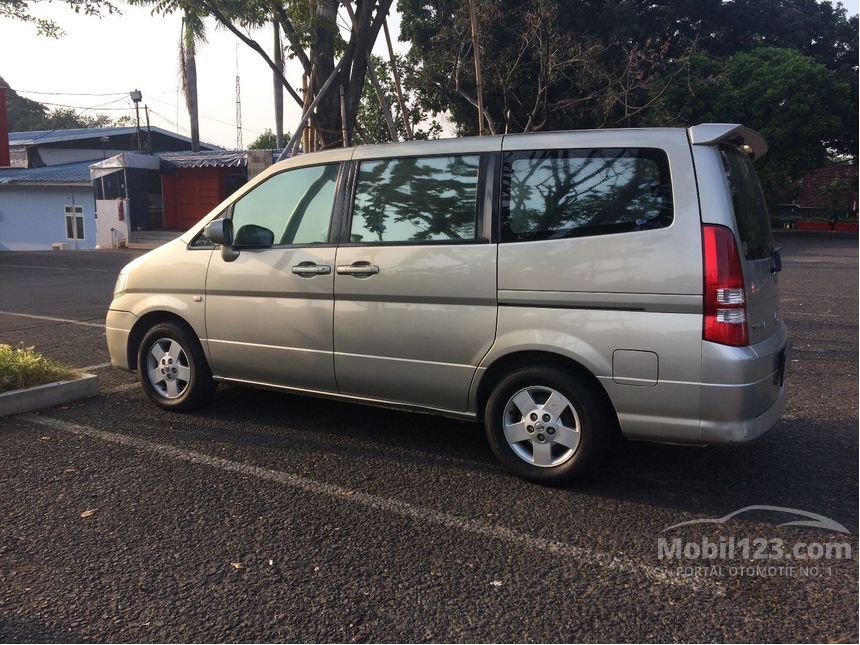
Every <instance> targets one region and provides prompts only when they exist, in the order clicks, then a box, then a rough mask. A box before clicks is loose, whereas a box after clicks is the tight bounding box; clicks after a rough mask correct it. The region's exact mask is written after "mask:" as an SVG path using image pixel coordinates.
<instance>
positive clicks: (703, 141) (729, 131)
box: [687, 123, 767, 159]
mask: <svg viewBox="0 0 860 645" xmlns="http://www.w3.org/2000/svg"><path fill="white" fill-rule="evenodd" d="M687 133H688V136H689V137H690V143H691V144H693V145H694V146H713V145H716V144H718V143H733V144H735V145H736V146H744V145H745V146H749V148H750V149H751V150H752V157H753V159H761V158H762V157H764V155H765V154H766V153H767V142H766V141H765V140H764V137H762V136H761V135H760V134H759V133H758V132H756V131H755V130H750V129H749V128H745V127H744V126H742V125H739V124H737V123H702V124H700V125H694V126H693V127H692V128H687Z"/></svg>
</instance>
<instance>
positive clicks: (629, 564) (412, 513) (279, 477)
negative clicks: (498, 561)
mask: <svg viewBox="0 0 860 645" xmlns="http://www.w3.org/2000/svg"><path fill="white" fill-rule="evenodd" d="M21 418H23V419H25V420H26V421H29V422H30V423H35V424H38V425H41V426H46V427H49V428H53V429H55V430H63V431H66V432H72V433H74V434H77V435H80V436H85V437H89V438H92V439H98V440H99V441H105V442H108V443H113V444H119V445H122V446H128V447H130V448H134V449H137V450H141V451H144V452H149V453H153V454H156V455H159V456H161V457H166V458H169V459H174V460H176V461H185V462H189V463H192V464H198V465H202V466H208V467H210V468H217V469H219V470H223V471H226V472H230V473H236V474H238V475H243V476H245V477H256V478H257V479H262V480H265V481H270V482H273V483H276V484H282V485H284V486H290V487H293V488H298V489H300V490H303V491H306V492H308V493H312V494H316V495H324V496H326V497H331V498H335V499H337V500H340V501H343V502H347V503H351V504H357V505H359V506H364V507H365V508H370V509H374V510H380V511H385V512H388V513H392V514H394V515H399V516H400V517H405V518H408V519H411V520H414V521H417V522H422V523H424V524H433V525H436V526H441V527H443V528H446V529H451V530H458V531H463V532H465V533H471V534H473V535H480V536H482V537H488V538H492V539H495V540H500V541H502V542H507V543H509V544H514V545H517V546H520V547H526V548H527V549H533V550H539V551H543V552H544V553H546V554H548V555H553V556H562V557H566V558H569V559H572V560H576V561H577V562H579V563H581V564H583V565H593V566H597V567H600V568H602V569H606V570H608V571H611V572H613V573H619V574H624V575H631V574H633V575H639V576H643V577H644V578H646V579H647V580H650V581H652V582H655V583H659V584H667V585H673V586H682V587H686V588H689V589H695V590H701V591H708V592H711V593H715V594H722V593H724V592H725V588H724V587H723V586H722V585H721V584H720V583H719V582H716V581H715V580H713V579H710V578H696V577H682V576H678V575H676V574H674V573H673V572H672V570H671V569H670V568H668V567H666V568H662V567H655V566H652V565H649V564H645V563H643V562H640V561H638V560H636V559H633V558H628V557H625V556H623V555H621V554H613V553H606V552H603V551H595V550H593V549H591V548H588V547H580V546H576V545H573V544H568V543H566V542H561V541H558V540H550V539H547V538H542V537H540V536H537V535H532V534H530V533H523V532H521V531H516V530H514V529H510V528H506V527H504V526H498V525H496V524H490V523H489V522H486V521H484V520H476V519H472V518H469V517H463V516H460V515H453V514H451V513H444V512H441V511H437V510H434V509H431V508H427V507H424V506H419V505H416V504H410V503H408V502H403V501H400V500H397V499H393V498H390V497H382V496H380V495H374V494H372V493H362V492H360V491H355V490H351V489H349V488H345V487H343V486H338V485H337V484H330V483H328V482H323V481H318V480H315V479H310V478H308V477H302V476H300V475H295V474H293V473H289V472H285V471H281V470H272V469H269V468H262V467H260V466H252V465H251V464H246V463H242V462H238V461H232V460H230V459H223V458H220V457H214V456H212V455H207V454H204V453H202V452H197V451H195V450H187V449H185V448H178V447H176V446H170V445H166V444H162V443H157V442H155V441H149V440H147V439H142V438H140V437H132V436H128V435H124V434H120V433H116V432H108V431H106V430H99V429H97V428H93V427H91V426H86V425H80V424H76V423H69V422H67V421H62V420H60V419H53V418H51V417H45V416H37V415H32V414H26V415H22V416H21Z"/></svg>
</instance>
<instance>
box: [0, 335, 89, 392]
mask: <svg viewBox="0 0 860 645" xmlns="http://www.w3.org/2000/svg"><path fill="white" fill-rule="evenodd" d="M74 373H75V371H74V370H73V369H72V368H71V367H69V366H68V365H63V364H62V363H58V362H56V361H52V360H50V359H47V358H45V357H44V356H42V355H41V354H39V353H38V352H37V351H36V350H35V349H33V348H32V347H18V348H15V347H12V346H11V345H0V392H5V391H6V390H14V389H21V388H25V387H32V386H34V385H43V384H45V383H51V382H53V381H62V380H65V379H68V378H71V377H72V376H74Z"/></svg>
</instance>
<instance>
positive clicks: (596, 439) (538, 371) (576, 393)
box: [484, 366, 616, 484]
mask: <svg viewBox="0 0 860 645" xmlns="http://www.w3.org/2000/svg"><path fill="white" fill-rule="evenodd" d="M484 424H485V429H486V433H487V439H488V440H489V442H490V447H491V448H492V449H493V452H494V453H495V455H496V457H497V458H498V459H499V461H500V462H502V464H504V465H505V466H506V467H507V468H508V469H510V470H511V471H513V472H514V473H515V474H517V475H519V476H520V477H523V478H524V479H528V480H530V481H535V482H539V483H545V484H555V483H561V482H564V481H567V480H569V479H571V478H573V477H575V476H576V475H579V474H582V473H583V472H585V471H586V470H588V469H589V468H590V467H592V466H593V465H595V464H596V463H597V462H598V461H599V460H600V458H601V457H602V456H603V454H604V453H605V451H606V447H607V445H608V443H609V439H610V437H611V436H612V435H613V431H614V429H615V426H616V420H615V413H614V412H613V411H612V409H611V407H610V405H609V404H608V402H607V401H606V399H605V397H604V396H603V395H602V393H601V392H599V391H598V390H597V388H596V387H595V386H594V385H593V384H592V383H591V382H589V381H588V380H586V379H585V378H583V377H581V376H579V375H578V374H573V373H569V372H567V371H565V370H563V369H560V368H557V367H550V366H547V367H528V368H523V369H521V370H518V371H516V372H514V373H512V374H511V375H509V376H508V377H506V378H504V379H502V380H501V381H500V382H499V383H498V385H497V386H496V387H495V389H494V390H493V393H492V395H491V396H490V398H489V400H488V401H487V408H486V413H485V415H484Z"/></svg>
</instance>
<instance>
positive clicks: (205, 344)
mask: <svg viewBox="0 0 860 645" xmlns="http://www.w3.org/2000/svg"><path fill="white" fill-rule="evenodd" d="M766 150H767V146H766V144H765V142H764V140H763V139H762V138H761V137H760V136H759V135H758V134H757V133H755V132H753V131H752V130H749V129H747V128H745V127H742V126H740V125H735V124H713V123H712V124H703V125H697V126H695V127H691V128H687V129H683V128H649V129H620V130H595V131H570V132H548V133H536V134H524V135H504V136H491V137H477V138H462V139H450V140H439V141H416V142H409V143H394V144H387V145H376V146H362V147H356V148H343V149H338V150H331V151H325V152H317V153H313V154H307V155H302V156H299V157H296V158H292V159H289V160H287V161H283V162H281V163H277V164H275V165H274V166H272V167H271V168H270V169H268V170H267V171H266V172H264V173H263V174H261V175H260V176H258V177H256V178H255V179H254V180H252V181H251V182H249V183H248V184H247V185H246V186H244V187H243V188H242V189H241V190H239V191H238V192H236V193H235V194H234V195H232V196H231V197H230V198H228V199H227V200H226V201H225V202H224V203H222V204H220V205H219V206H218V207H217V208H216V209H215V210H214V211H212V213H210V214H209V215H208V216H207V217H205V218H204V219H203V220H201V221H200V222H199V223H198V224H197V225H196V226H194V227H193V228H192V229H191V230H189V231H188V232H187V233H185V234H184V235H182V236H181V237H179V238H178V239H176V240H173V241H172V242H169V243H168V244H165V245H164V246H162V247H160V248H158V249H155V250H154V251H151V252H149V253H147V254H146V255H143V256H141V257H140V258H138V259H136V260H135V261H133V262H131V263H130V264H129V265H128V266H126V267H125V268H124V269H123V270H122V271H121V272H120V275H119V278H118V279H117V282H116V288H115V293H114V299H113V302H112V304H111V305H110V310H109V311H108V315H107V340H108V345H109V348H110V354H111V362H112V363H113V364H114V365H115V366H117V367H121V368H124V369H128V370H136V371H137V372H138V373H139V375H140V381H141V384H142V387H143V389H144V391H145V392H146V394H147V395H148V396H149V398H150V399H151V400H152V401H153V402H154V403H156V404H157V405H159V406H161V407H162V408H165V409H169V410H191V409H193V408H195V407H197V406H199V405H201V404H203V403H205V402H206V401H207V400H209V399H210V397H211V396H212V395H213V394H214V392H215V389H216V386H217V383H218V382H219V381H225V382H230V383H239V384H246V385H252V386H260V387H266V388H275V389H278V390H283V391H288V392H294V393H299V394H308V395H317V396H326V397H331V398H335V399H341V400H346V401H353V402H356V403H368V404H373V405H386V406H395V407H398V408H403V409H409V410H415V411H423V412H430V413H435V414H441V415H446V416H451V417H458V418H465V419H474V420H482V421H483V423H484V425H485V428H486V434H487V438H488V440H489V443H490V445H491V447H492V449H493V451H494V452H495V454H496V456H497V457H498V458H499V460H500V461H501V462H502V463H503V464H504V465H505V466H507V467H508V468H509V469H510V470H512V471H513V472H515V473H516V474H518V475H520V476H522V477H525V478H527V479H531V480H534V481H539V482H557V481H560V480H563V479H566V478H569V477H570V476H572V475H574V474H577V473H580V472H582V471H584V470H585V469H587V468H588V467H590V466H593V465H594V464H595V463H597V462H598V460H599V458H600V456H601V455H602V454H603V453H604V451H605V450H606V448H607V447H608V446H609V444H610V441H611V439H612V438H613V437H614V436H616V435H619V434H620V435H623V436H625V437H629V438H631V439H641V440H649V441H659V442H670V443H684V444H696V445H706V444H726V443H741V442H745V441H749V440H751V439H753V438H755V437H757V436H759V435H761V434H762V433H763V432H765V431H766V430H767V429H768V428H770V427H771V426H773V425H774V424H775V423H776V422H777V420H778V419H779V417H780V415H781V414H782V411H783V408H784V387H783V377H784V373H785V363H786V352H787V350H788V347H789V341H788V333H787V330H786V327H785V324H784V323H783V321H782V320H781V318H780V314H779V306H778V304H779V303H778V290H777V274H778V272H779V271H780V269H781V260H780V256H779V250H778V249H775V248H774V245H773V239H772V236H771V231H770V224H769V218H768V215H767V209H766V205H765V201H764V197H763V194H762V191H761V188H760V186H759V183H758V179H757V178H756V174H755V171H754V169H753V163H752V162H753V159H755V158H758V157H760V156H762V155H763V154H764V153H765V151H766Z"/></svg>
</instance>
